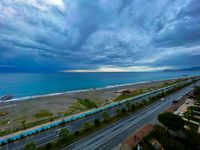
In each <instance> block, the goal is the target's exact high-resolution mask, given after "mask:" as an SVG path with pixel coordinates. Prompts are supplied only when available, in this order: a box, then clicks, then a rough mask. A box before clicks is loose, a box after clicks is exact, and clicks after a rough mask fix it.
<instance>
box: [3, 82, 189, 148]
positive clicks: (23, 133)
mask: <svg viewBox="0 0 200 150" xmlns="http://www.w3.org/2000/svg"><path fill="white" fill-rule="evenodd" d="M191 82H192V81H191V80H186V81H182V82H180V83H176V84H174V85H170V86H167V87H163V88H160V89H158V90H155V91H151V92H148V93H144V94H141V95H137V96H134V97H132V98H128V99H125V100H122V101H120V102H113V103H111V104H108V105H106V106H103V107H100V108H96V109H91V110H89V111H87V112H83V113H80V114H77V115H73V116H70V117H67V118H63V119H60V120H57V121H54V122H51V123H47V124H45V125H41V126H38V127H35V128H32V129H27V130H24V131H20V132H19V133H15V134H10V135H7V136H4V137H1V138H0V145H3V144H6V143H8V142H11V141H15V140H19V139H21V138H22V137H27V136H30V135H33V134H36V133H39V132H42V131H45V130H48V129H51V128H54V127H57V126H59V125H61V124H63V123H69V122H72V121H74V120H78V119H81V118H84V117H87V116H89V115H93V114H95V113H98V112H101V111H104V110H106V109H109V108H112V107H115V106H118V105H121V104H124V103H126V102H130V101H135V100H137V99H141V98H144V97H147V96H149V97H150V96H152V95H155V94H156V95H158V94H160V93H161V92H164V91H168V90H170V89H172V88H174V87H177V86H181V85H184V84H188V83H191Z"/></svg>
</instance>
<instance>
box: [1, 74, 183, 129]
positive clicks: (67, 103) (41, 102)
mask: <svg viewBox="0 0 200 150" xmlns="http://www.w3.org/2000/svg"><path fill="white" fill-rule="evenodd" d="M177 80H178V79H169V80H161V81H148V82H142V83H133V84H126V85H118V86H112V87H106V88H97V89H95V88H93V89H88V90H83V91H73V92H64V93H59V94H50V95H44V96H36V97H31V98H29V99H23V98H22V99H21V100H18V101H12V102H9V103H7V104H6V105H7V106H8V107H5V108H3V107H1V108H0V112H6V113H8V114H7V115H4V116H0V120H1V121H0V127H1V129H3V130H4V129H7V128H9V126H8V124H7V122H8V121H9V120H10V119H11V118H12V121H13V124H15V126H16V128H17V127H20V126H21V124H22V121H23V120H25V122H26V123H27V124H28V123H31V122H35V121H39V120H44V119H46V118H49V117H36V115H35V114H38V113H39V112H44V111H45V112H48V113H49V114H51V115H50V116H51V117H58V116H60V115H64V114H65V115H66V114H68V113H69V110H71V107H72V106H74V105H76V101H77V99H89V100H91V101H93V102H95V103H96V104H97V105H98V106H101V105H104V104H105V102H106V100H107V101H109V102H112V101H113V100H114V99H115V98H116V97H118V96H119V95H120V94H121V91H125V90H130V91H134V90H137V89H149V90H154V89H157V88H160V87H162V86H164V84H172V83H174V82H176V81H177ZM181 80H183V78H181ZM3 105H5V104H3ZM9 106H10V107H9ZM84 110H85V109H83V110H81V109H76V110H75V111H73V112H70V114H73V113H79V112H81V111H84Z"/></svg>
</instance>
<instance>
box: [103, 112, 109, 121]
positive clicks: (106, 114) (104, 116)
mask: <svg viewBox="0 0 200 150" xmlns="http://www.w3.org/2000/svg"><path fill="white" fill-rule="evenodd" d="M102 117H103V118H104V121H107V119H108V118H109V114H108V112H106V111H104V112H103V113H102Z"/></svg>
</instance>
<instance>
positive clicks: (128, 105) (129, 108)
mask: <svg viewBox="0 0 200 150" xmlns="http://www.w3.org/2000/svg"><path fill="white" fill-rule="evenodd" d="M126 108H127V109H128V111H130V110H131V104H130V103H129V102H127V103H126Z"/></svg>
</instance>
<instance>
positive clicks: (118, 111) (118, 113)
mask: <svg viewBox="0 0 200 150" xmlns="http://www.w3.org/2000/svg"><path fill="white" fill-rule="evenodd" d="M116 113H117V116H120V114H121V111H120V109H119V108H117V109H116Z"/></svg>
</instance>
